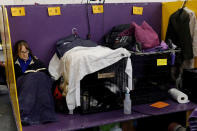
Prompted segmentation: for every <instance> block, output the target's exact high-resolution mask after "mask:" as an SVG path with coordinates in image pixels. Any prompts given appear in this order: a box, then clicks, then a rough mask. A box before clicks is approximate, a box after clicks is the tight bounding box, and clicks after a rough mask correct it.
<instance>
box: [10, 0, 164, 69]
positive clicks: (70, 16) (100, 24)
mask: <svg viewBox="0 0 197 131" xmlns="http://www.w3.org/2000/svg"><path fill="white" fill-rule="evenodd" d="M53 6H60V7H61V15H60V16H48V12H47V11H48V10H47V7H53ZM133 6H139V7H144V9H143V15H132V7H133ZM6 7H7V10H8V19H9V24H10V33H11V40H12V44H13V45H14V43H15V42H16V41H18V40H22V39H23V40H26V41H28V42H29V45H30V47H31V49H32V51H33V53H34V55H36V56H37V57H38V58H40V59H41V60H42V61H43V62H44V63H45V64H46V65H48V63H49V61H50V59H51V57H52V56H53V54H54V52H55V43H56V41H58V40H59V39H61V38H64V37H66V36H68V35H70V34H71V33H72V28H77V30H78V33H79V35H80V37H82V38H86V35H87V33H88V24H87V23H88V22H87V13H86V5H85V4H69V5H25V6H24V7H25V12H26V16H18V17H13V16H12V15H11V7H15V6H6ZM88 11H89V21H90V27H91V28H90V29H91V40H93V41H96V42H101V41H102V38H103V36H104V34H106V33H107V32H109V30H110V29H111V28H112V27H113V26H115V25H119V24H128V23H131V22H132V21H135V22H136V23H138V24H141V23H142V21H144V20H145V21H147V22H148V23H149V24H150V25H151V26H152V27H153V29H154V30H155V31H156V32H157V33H158V35H159V37H160V35H161V14H162V9H161V3H125V4H124V3H118V4H114V3H111V4H104V14H92V10H91V7H90V5H89V8H88Z"/></svg>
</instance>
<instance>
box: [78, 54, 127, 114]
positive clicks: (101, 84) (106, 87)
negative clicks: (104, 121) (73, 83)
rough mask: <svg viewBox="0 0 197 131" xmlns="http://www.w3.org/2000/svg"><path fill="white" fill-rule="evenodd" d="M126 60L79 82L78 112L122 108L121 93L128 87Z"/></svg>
mask: <svg viewBox="0 0 197 131" xmlns="http://www.w3.org/2000/svg"><path fill="white" fill-rule="evenodd" d="M126 61H127V58H123V59H121V60H120V61H118V62H116V63H115V64H113V65H110V66H109V67H106V68H104V69H102V70H99V71H97V72H95V73H92V74H89V75H87V76H85V77H84V78H83V79H82V80H81V107H80V112H81V113H82V114H85V113H94V112H104V111H110V110H114V109H119V108H122V107H123V97H124V95H123V92H125V87H127V86H128V76H127V74H126V73H125V69H126Z"/></svg>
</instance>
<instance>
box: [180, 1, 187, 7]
mask: <svg viewBox="0 0 197 131" xmlns="http://www.w3.org/2000/svg"><path fill="white" fill-rule="evenodd" d="M187 1H188V0H185V1H184V2H183V5H182V7H181V8H182V9H183V8H184V7H185V4H186V3H187Z"/></svg>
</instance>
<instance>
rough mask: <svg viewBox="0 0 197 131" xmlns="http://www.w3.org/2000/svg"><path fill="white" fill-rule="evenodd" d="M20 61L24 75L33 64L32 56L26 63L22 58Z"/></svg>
mask: <svg viewBox="0 0 197 131" xmlns="http://www.w3.org/2000/svg"><path fill="white" fill-rule="evenodd" d="M18 61H19V63H20V66H21V70H22V72H23V73H24V72H25V71H26V69H27V67H28V65H29V64H30V62H31V56H29V59H28V60H27V61H26V62H25V61H24V60H22V59H20V58H18Z"/></svg>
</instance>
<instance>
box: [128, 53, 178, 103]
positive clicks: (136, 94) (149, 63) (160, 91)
mask: <svg viewBox="0 0 197 131" xmlns="http://www.w3.org/2000/svg"><path fill="white" fill-rule="evenodd" d="M176 52H179V51H178V50H177V51H175V50H168V51H163V52H150V53H132V55H131V61H132V67H133V82H134V86H133V88H134V90H133V91H131V93H130V94H131V99H132V104H133V105H137V104H145V103H152V102H156V101H160V100H165V99H168V98H169V95H168V93H167V90H168V89H169V87H170V86H173V85H172V84H173V82H172V78H171V67H172V66H173V64H174V63H173V61H172V58H173V57H172V53H175V54H176ZM159 59H160V60H163V61H164V63H158V60H159Z"/></svg>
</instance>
